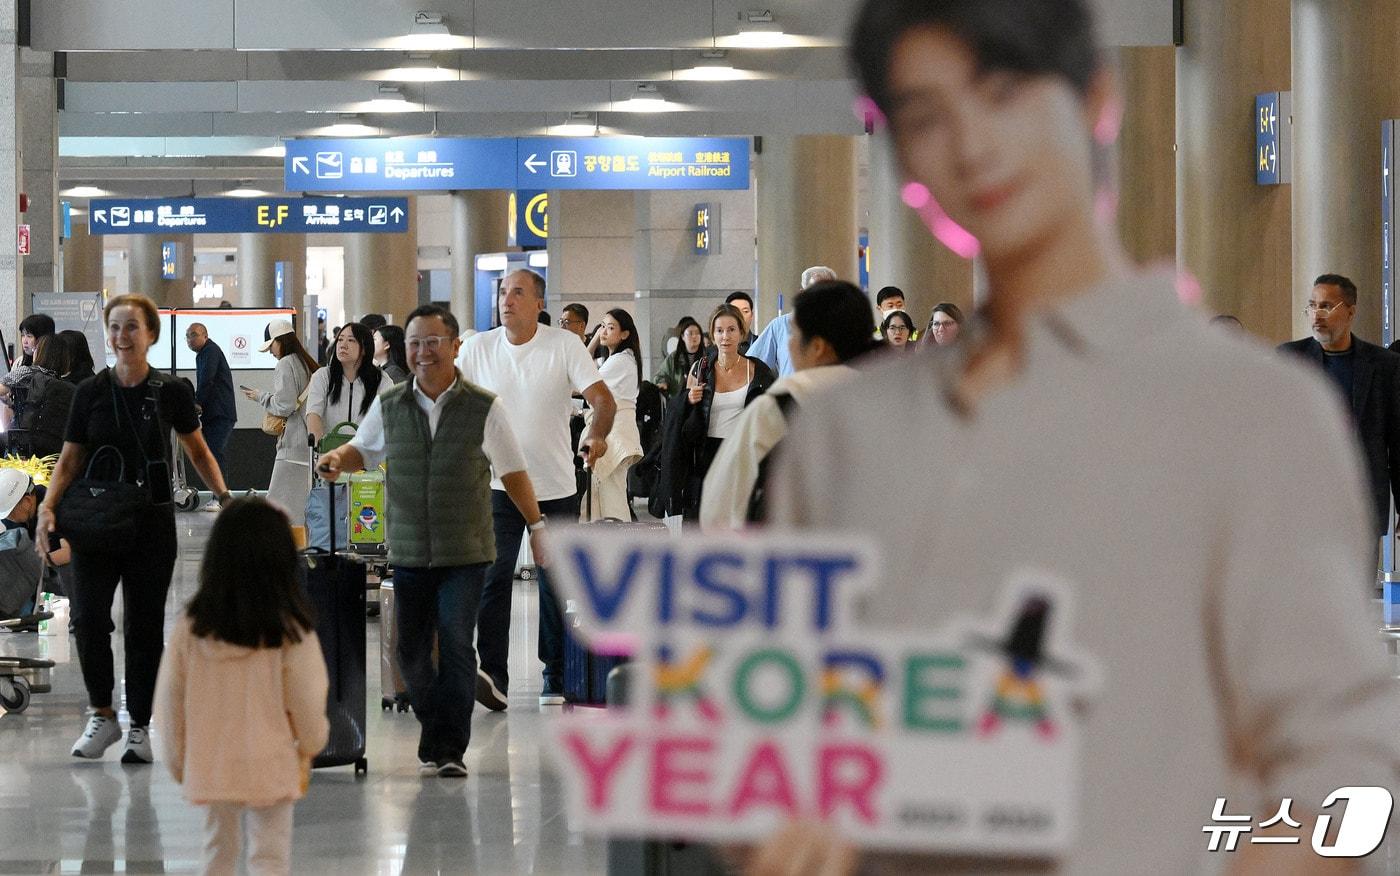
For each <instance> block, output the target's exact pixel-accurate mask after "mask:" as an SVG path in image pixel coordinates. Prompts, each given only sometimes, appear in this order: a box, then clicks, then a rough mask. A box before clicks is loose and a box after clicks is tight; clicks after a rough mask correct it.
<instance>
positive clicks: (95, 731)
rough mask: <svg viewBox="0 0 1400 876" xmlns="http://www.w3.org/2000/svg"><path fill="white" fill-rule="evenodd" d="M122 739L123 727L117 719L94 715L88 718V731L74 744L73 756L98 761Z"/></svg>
mask: <svg viewBox="0 0 1400 876" xmlns="http://www.w3.org/2000/svg"><path fill="white" fill-rule="evenodd" d="M121 738H122V726H121V725H120V724H118V723H117V719H116V718H108V717H107V716H106V715H97V714H94V715H92V716H91V717H90V718H88V723H87V729H86V730H84V731H83V735H82V736H79V737H78V741H77V742H75V743H73V756H74V757H82V758H87V759H88V760H97V759H98V758H100V757H101V756H102V755H103V753H104V752H106V751H107V749H109V748H111V747H112V746H113V745H115V744H116V743H117V742H120V741H121Z"/></svg>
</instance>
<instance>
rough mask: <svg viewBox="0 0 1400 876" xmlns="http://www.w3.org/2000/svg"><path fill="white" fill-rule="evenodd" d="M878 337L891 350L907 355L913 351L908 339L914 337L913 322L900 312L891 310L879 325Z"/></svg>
mask: <svg viewBox="0 0 1400 876" xmlns="http://www.w3.org/2000/svg"><path fill="white" fill-rule="evenodd" d="M880 335H881V336H882V337H883V338H884V339H885V346H886V347H889V348H890V349H891V350H898V351H899V352H901V353H908V352H910V351H912V350H913V349H914V346H913V345H912V344H910V343H909V339H910V338H912V337H913V336H914V320H913V319H912V318H911V317H910V316H909V314H907V313H905V312H904V311H902V310H891V311H890V312H889V313H888V314H886V315H885V321H884V322H883V323H881V324H880Z"/></svg>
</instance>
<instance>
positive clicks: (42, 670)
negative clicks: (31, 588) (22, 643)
mask: <svg viewBox="0 0 1400 876" xmlns="http://www.w3.org/2000/svg"><path fill="white" fill-rule="evenodd" d="M43 591H44V575H42V574H41V575H40V576H39V586H38V588H37V590H36V591H35V593H34V610H33V611H32V612H30V613H29V614H26V615H22V616H20V617H15V618H7V619H5V620H0V629H13V630H25V629H28V628H30V627H37V625H38V624H39V623H40V622H41V621H46V620H51V619H52V618H53V612H52V611H49V610H48V608H47V607H46V606H45V605H44V604H43V603H42V602H41V598H42V596H43ZM53 667H54V662H53V661H52V660H43V659H40V658H38V657H15V656H12V655H8V654H3V655H0V710H3V711H5V712H14V713H15V714H17V715H18V714H20V713H22V712H23V711H24V710H25V709H27V708H29V701H30V699H31V698H32V695H33V694H36V693H48V692H49V691H50V690H52V689H53V682H52V676H53Z"/></svg>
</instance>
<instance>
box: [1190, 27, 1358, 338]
mask: <svg viewBox="0 0 1400 876" xmlns="http://www.w3.org/2000/svg"><path fill="white" fill-rule="evenodd" d="M1183 3H1184V9H1183V12H1184V18H1185V32H1184V37H1185V42H1184V44H1183V45H1182V46H1181V48H1179V49H1177V54H1176V130H1177V138H1178V141H1177V143H1178V148H1177V156H1176V173H1177V195H1176V227H1177V242H1176V257H1177V266H1178V267H1179V268H1181V269H1183V270H1186V271H1189V272H1191V273H1192V274H1193V275H1195V277H1196V278H1197V279H1198V280H1199V281H1200V284H1201V288H1202V291H1203V293H1204V297H1203V302H1202V303H1203V306H1204V307H1205V308H1206V309H1207V310H1208V311H1210V312H1212V313H1231V314H1234V315H1235V316H1237V317H1239V319H1240V321H1241V322H1243V323H1244V325H1245V327H1246V328H1247V329H1249V330H1250V331H1252V332H1255V333H1257V334H1259V335H1262V336H1263V337H1264V338H1265V339H1267V340H1270V341H1282V340H1285V339H1287V338H1288V337H1289V336H1290V334H1291V333H1292V330H1293V320H1292V317H1291V316H1290V313H1291V311H1292V309H1293V301H1292V294H1291V292H1290V289H1291V288H1292V285H1293V277H1292V266H1293V257H1292V228H1291V224H1290V223H1291V214H1292V205H1291V200H1292V194H1291V193H1290V192H1289V191H1288V188H1289V187H1288V186H1260V185H1256V184H1255V182H1254V162H1253V161H1252V159H1251V156H1253V154H1254V125H1253V119H1252V115H1253V107H1254V96H1255V95H1256V94H1259V93H1261V92H1265V91H1286V90H1288V88H1289V86H1290V77H1291V70H1290V66H1291V65H1290V61H1289V56H1290V47H1289V43H1290V36H1289V3H1288V0H1183ZM1342 5H1346V4H1327V8H1328V9H1329V10H1336V9H1337V8H1338V7H1339V6H1342ZM1367 5H1368V7H1369V6H1370V5H1371V4H1367ZM1379 130H1380V129H1379V126H1377V128H1376V132H1375V136H1374V137H1370V139H1374V140H1379V138H1380V133H1379ZM1369 133H1370V132H1360V133H1356V136H1357V137H1358V138H1364V137H1365V135H1366V134H1369ZM1376 187H1377V190H1378V189H1379V184H1377V186H1376Z"/></svg>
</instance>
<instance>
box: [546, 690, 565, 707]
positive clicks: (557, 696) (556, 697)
mask: <svg viewBox="0 0 1400 876" xmlns="http://www.w3.org/2000/svg"><path fill="white" fill-rule="evenodd" d="M566 702H568V700H566V699H564V695H563V694H562V693H559V692H558V691H553V690H546V691H545V692H544V693H542V694H540V705H542V706H562V705H564V704H565V703H566Z"/></svg>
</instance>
